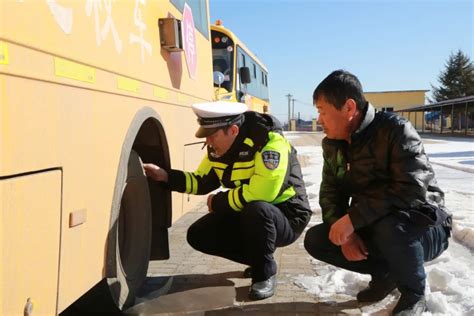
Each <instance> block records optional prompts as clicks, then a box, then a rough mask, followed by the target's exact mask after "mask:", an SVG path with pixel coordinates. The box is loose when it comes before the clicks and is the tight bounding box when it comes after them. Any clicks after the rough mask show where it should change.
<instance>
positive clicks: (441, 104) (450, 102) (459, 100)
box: [394, 95, 474, 112]
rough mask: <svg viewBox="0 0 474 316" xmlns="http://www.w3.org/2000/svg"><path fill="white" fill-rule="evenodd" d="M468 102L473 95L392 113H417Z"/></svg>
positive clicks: (473, 99) (473, 97)
mask: <svg viewBox="0 0 474 316" xmlns="http://www.w3.org/2000/svg"><path fill="white" fill-rule="evenodd" d="M469 102H474V95H471V96H467V97H461V98H456V99H451V100H445V101H440V102H435V103H430V104H424V105H419V106H417V107H413V108H408V109H402V110H397V111H394V112H419V111H425V110H430V109H433V108H442V107H444V106H450V105H455V104H461V103H469Z"/></svg>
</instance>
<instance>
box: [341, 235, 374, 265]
mask: <svg viewBox="0 0 474 316" xmlns="http://www.w3.org/2000/svg"><path fill="white" fill-rule="evenodd" d="M341 250H342V254H343V255H344V257H346V259H347V260H349V261H360V260H365V259H367V255H368V254H369V252H368V251H367V248H366V247H365V244H364V242H363V241H362V239H360V237H359V236H357V234H352V235H351V236H350V237H349V240H348V241H347V242H346V243H345V244H342V245H341Z"/></svg>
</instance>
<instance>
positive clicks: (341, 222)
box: [329, 214, 354, 246]
mask: <svg viewBox="0 0 474 316" xmlns="http://www.w3.org/2000/svg"><path fill="white" fill-rule="evenodd" d="M353 232H354V226H352V222H351V218H350V217H349V214H346V215H344V216H343V217H341V218H340V219H338V220H337V221H336V222H335V223H334V224H332V226H331V229H330V230H329V240H331V241H332V243H333V244H335V245H336V246H340V245H342V244H345V243H346V242H347V241H348V238H349V236H350V235H351V234H352V233H353Z"/></svg>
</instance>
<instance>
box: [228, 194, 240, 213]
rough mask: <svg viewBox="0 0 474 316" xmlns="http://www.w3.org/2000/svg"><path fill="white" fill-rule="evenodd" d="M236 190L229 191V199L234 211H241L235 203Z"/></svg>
mask: <svg viewBox="0 0 474 316" xmlns="http://www.w3.org/2000/svg"><path fill="white" fill-rule="evenodd" d="M234 191H235V190H230V191H228V192H227V199H228V200H229V205H230V207H232V209H233V210H234V211H239V208H238V207H237V205H235V203H234Z"/></svg>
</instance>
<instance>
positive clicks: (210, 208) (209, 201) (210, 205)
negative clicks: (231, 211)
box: [207, 194, 215, 213]
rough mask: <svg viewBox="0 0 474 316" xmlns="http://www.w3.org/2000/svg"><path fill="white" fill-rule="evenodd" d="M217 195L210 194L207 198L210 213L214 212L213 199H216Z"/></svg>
mask: <svg viewBox="0 0 474 316" xmlns="http://www.w3.org/2000/svg"><path fill="white" fill-rule="evenodd" d="M214 195H215V194H209V195H208V196H207V209H208V210H209V213H212V212H214V211H213V209H212V199H213V198H214Z"/></svg>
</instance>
